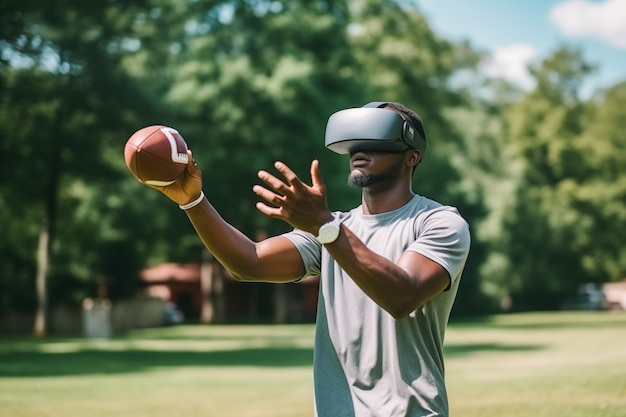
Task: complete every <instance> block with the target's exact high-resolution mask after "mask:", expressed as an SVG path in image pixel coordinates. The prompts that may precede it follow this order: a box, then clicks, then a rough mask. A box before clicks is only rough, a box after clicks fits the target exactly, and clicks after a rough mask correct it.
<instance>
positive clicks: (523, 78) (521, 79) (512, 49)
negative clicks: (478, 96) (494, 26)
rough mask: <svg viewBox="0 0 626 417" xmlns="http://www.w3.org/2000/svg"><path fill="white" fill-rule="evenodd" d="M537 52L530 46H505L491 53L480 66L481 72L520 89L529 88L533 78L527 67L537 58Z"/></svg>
mask: <svg viewBox="0 0 626 417" xmlns="http://www.w3.org/2000/svg"><path fill="white" fill-rule="evenodd" d="M537 56H538V52H537V50H536V49H535V48H534V47H533V46H531V45H525V44H516V45H507V46H505V47H502V48H499V49H497V50H495V51H494V52H493V54H492V55H491V57H490V58H489V59H488V60H487V61H485V62H484V63H483V65H482V66H481V70H482V72H484V73H485V75H487V76H489V77H497V78H504V79H506V80H508V81H511V82H512V83H514V84H516V85H518V86H520V87H522V88H525V89H527V88H531V87H532V86H533V84H534V81H533V78H532V77H531V75H530V73H529V72H528V65H529V64H530V63H532V62H533V60H534V59H535V58H537Z"/></svg>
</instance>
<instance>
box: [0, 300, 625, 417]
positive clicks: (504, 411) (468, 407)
mask: <svg viewBox="0 0 626 417" xmlns="http://www.w3.org/2000/svg"><path fill="white" fill-rule="evenodd" d="M313 332H314V329H313V326H312V325H285V326H266V325H255V326H247V325H246V326H178V327H170V328H161V329H148V330H138V331H133V332H131V333H128V334H126V335H123V336H119V337H116V338H113V339H111V340H106V341H96V340H83V339H80V338H51V339H48V340H44V341H37V340H33V339H30V338H14V337H11V338H9V337H0V417H35V416H36V417H40V416H45V417H48V416H54V417H56V416H59V417H61V416H62V417H85V416H89V417H105V416H106V417H109V416H115V417H131V416H132V417H143V416H146V417H166V416H167V417H177V416H186V415H189V416H220V417H222V416H224V417H230V416H237V417H248V416H249V417H252V416H254V417H304V416H307V417H311V416H312V415H313V413H312V407H313V405H312V404H313V401H312V372H311V358H312V342H313ZM445 354H446V361H447V362H446V370H447V378H448V387H449V397H450V405H451V410H452V416H453V417H474V416H475V417H479V416H480V417H502V416H506V417H522V416H532V417H541V416H545V417H560V416H564V417H565V416H567V417H590V416H593V417H624V416H626V313H608V312H598V313H595V312H594V313H592V312H572V313H570V312H568V313H532V314H513V315H500V316H489V317H486V318H483V319H477V320H472V321H467V322H455V323H452V324H451V325H450V327H449V330H448V336H447V338H446V350H445Z"/></svg>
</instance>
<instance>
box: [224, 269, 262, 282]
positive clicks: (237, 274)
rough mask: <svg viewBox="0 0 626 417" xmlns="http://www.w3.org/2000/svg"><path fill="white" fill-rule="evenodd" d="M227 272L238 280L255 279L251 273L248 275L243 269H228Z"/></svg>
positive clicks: (247, 280)
mask: <svg viewBox="0 0 626 417" xmlns="http://www.w3.org/2000/svg"><path fill="white" fill-rule="evenodd" d="M228 272H230V275H232V277H233V278H235V280H236V281H239V282H249V281H256V280H257V279H256V278H255V277H254V276H253V275H250V274H249V273H246V272H244V271H235V270H232V269H229V270H228Z"/></svg>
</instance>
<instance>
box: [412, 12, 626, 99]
mask: <svg viewBox="0 0 626 417" xmlns="http://www.w3.org/2000/svg"><path fill="white" fill-rule="evenodd" d="M417 3H418V4H419V6H420V9H421V11H422V12H423V13H424V15H425V16H426V18H427V19H428V21H429V23H430V25H431V27H432V28H433V29H434V30H435V32H436V33H438V34H439V35H440V36H442V37H444V38H446V39H449V40H461V39H465V40H469V42H470V43H471V45H473V46H474V47H475V48H478V49H480V50H483V51H486V52H488V53H490V59H489V60H488V61H487V62H485V64H484V66H483V71H485V73H487V74H488V75H493V76H500V77H504V78H507V79H509V80H511V81H513V82H514V83H516V84H517V85H519V86H520V87H523V88H530V87H532V78H530V76H529V74H528V72H527V71H526V66H527V65H528V64H529V63H531V62H533V61H537V60H541V59H544V58H546V57H547V56H549V55H550V54H551V53H552V52H554V51H555V50H556V49H557V48H558V47H560V46H564V45H567V46H572V47H575V48H580V49H581V50H582V53H583V57H584V59H585V60H586V61H587V62H589V63H591V64H594V65H596V66H597V69H596V70H595V72H594V73H593V75H592V76H590V77H589V79H588V81H587V83H586V84H585V85H584V87H583V91H582V92H581V93H582V95H590V94H592V93H593V92H594V91H595V90H597V89H601V88H604V87H608V86H611V85H614V84H616V83H618V82H620V81H626V0H418V1H417Z"/></svg>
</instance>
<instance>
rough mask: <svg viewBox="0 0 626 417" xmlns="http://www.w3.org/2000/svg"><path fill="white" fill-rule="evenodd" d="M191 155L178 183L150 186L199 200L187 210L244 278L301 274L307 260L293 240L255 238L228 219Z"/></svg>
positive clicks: (182, 201) (216, 252)
mask: <svg viewBox="0 0 626 417" xmlns="http://www.w3.org/2000/svg"><path fill="white" fill-rule="evenodd" d="M189 156H190V157H189V164H188V165H187V168H186V170H185V172H184V173H183V175H182V176H181V177H180V178H179V179H178V180H177V181H176V182H175V183H173V184H171V185H168V186H166V187H158V186H151V187H152V188H155V189H157V190H159V191H161V192H162V193H163V194H165V195H167V196H168V197H169V198H170V199H171V200H172V201H174V202H175V203H177V204H179V205H183V206H184V205H186V204H189V203H190V202H193V201H199V203H198V204H197V205H195V206H193V207H192V208H189V209H187V210H185V213H186V214H187V216H188V217H189V220H190V221H191V223H192V225H193V227H194V228H195V230H196V232H197V233H198V236H199V237H200V239H201V240H202V242H203V243H204V245H205V246H206V248H207V249H208V250H209V252H211V253H212V254H213V256H215V258H216V259H217V260H218V261H219V262H220V263H221V264H222V265H223V266H224V267H225V268H227V269H228V270H229V271H230V272H231V273H232V274H233V275H234V276H235V277H236V278H238V279H241V280H246V281H267V282H288V281H293V280H295V279H297V278H301V277H302V276H303V274H304V264H303V263H302V259H301V257H300V254H299V252H298V250H297V249H296V248H295V246H294V245H293V243H291V242H290V241H289V240H288V239H286V238H284V237H280V236H277V237H271V238H268V239H266V240H263V241H260V242H254V241H253V240H251V239H250V238H248V237H247V236H246V235H244V234H243V233H242V232H241V231H239V230H238V229H236V228H235V227H233V226H232V225H230V224H229V223H227V222H226V221H225V220H224V219H223V218H222V217H221V216H220V214H219V213H218V212H217V211H216V210H215V208H214V207H213V206H212V205H211V204H210V203H209V201H208V200H207V198H206V197H203V195H204V193H203V192H202V172H201V171H200V169H199V168H198V166H197V164H196V162H195V160H194V159H193V155H192V154H191V151H189Z"/></svg>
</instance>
